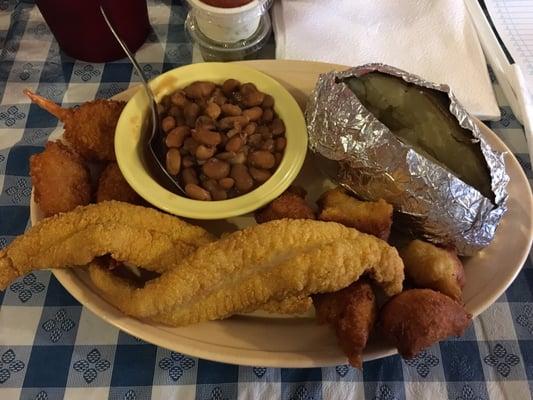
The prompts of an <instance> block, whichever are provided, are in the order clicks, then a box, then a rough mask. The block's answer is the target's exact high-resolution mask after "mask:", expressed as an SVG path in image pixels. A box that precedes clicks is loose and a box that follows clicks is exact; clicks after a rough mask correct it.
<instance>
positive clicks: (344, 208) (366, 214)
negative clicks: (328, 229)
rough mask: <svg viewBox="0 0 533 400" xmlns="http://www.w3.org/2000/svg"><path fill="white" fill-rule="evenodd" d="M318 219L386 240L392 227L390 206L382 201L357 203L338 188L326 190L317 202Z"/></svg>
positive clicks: (391, 209)
mask: <svg viewBox="0 0 533 400" xmlns="http://www.w3.org/2000/svg"><path fill="white" fill-rule="evenodd" d="M318 204H319V206H320V207H321V210H322V211H321V212H320V214H319V216H318V219H320V220H322V221H334V222H338V223H340V224H343V225H346V226H349V227H351V228H355V229H357V230H359V231H361V232H364V233H368V234H370V235H374V236H377V237H378V238H380V239H383V240H388V238H389V235H390V230H391V226H392V212H393V208H392V206H391V205H390V204H389V203H387V202H386V201H385V200H383V199H379V200H378V201H359V200H357V199H355V198H353V197H351V196H349V195H348V194H346V192H345V191H344V190H343V189H342V188H340V187H337V188H335V189H331V190H328V191H327V192H325V193H324V194H322V196H321V197H320V199H319V200H318Z"/></svg>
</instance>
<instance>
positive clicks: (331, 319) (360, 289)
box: [312, 280, 377, 368]
mask: <svg viewBox="0 0 533 400" xmlns="http://www.w3.org/2000/svg"><path fill="white" fill-rule="evenodd" d="M312 298H313V304H314V306H315V309H316V316H317V319H318V321H319V322H320V323H327V324H329V325H330V326H331V327H332V328H333V329H334V330H335V334H336V335H337V339H338V341H339V345H340V347H341V349H342V351H343V352H344V353H345V354H346V355H347V356H348V360H349V362H350V364H351V365H352V366H353V367H356V368H362V366H363V350H364V349H365V347H366V343H367V341H368V338H369V336H370V332H371V331H372V328H373V327H374V322H375V321H376V315H377V306H376V298H375V296H374V292H373V291H372V286H371V285H370V283H368V282H367V281H365V280H359V281H357V282H354V283H352V284H351V285H350V286H348V287H346V288H344V289H342V290H339V291H337V292H333V293H324V294H317V295H314V296H312Z"/></svg>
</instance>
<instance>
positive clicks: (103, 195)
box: [96, 162, 143, 204]
mask: <svg viewBox="0 0 533 400" xmlns="http://www.w3.org/2000/svg"><path fill="white" fill-rule="evenodd" d="M107 200H117V201H123V202H125V203H131V204H141V203H142V201H143V200H142V198H141V196H139V195H138V194H137V192H135V190H133V189H132V188H131V186H130V185H129V184H128V182H126V179H124V176H123V175H122V172H120V168H119V167H118V164H117V163H116V162H110V163H109V164H107V166H106V167H105V168H104V170H103V171H102V174H101V175H100V177H99V178H98V188H97V190H96V202H97V203H100V202H102V201H107Z"/></svg>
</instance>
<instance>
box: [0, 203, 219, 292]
mask: <svg viewBox="0 0 533 400" xmlns="http://www.w3.org/2000/svg"><path fill="white" fill-rule="evenodd" d="M213 240H214V238H213V236H212V235H211V234H209V233H208V232H207V231H205V230H204V229H202V228H200V227H197V226H194V225H191V224H188V223H186V222H184V221H182V220H180V219H179V218H176V217H173V216H170V215H168V214H165V213H162V212H159V211H157V210H154V209H152V208H146V207H140V206H134V205H131V204H128V203H122V202H118V201H106V202H102V203H98V204H90V205H88V206H84V207H78V208H76V209H75V210H74V211H70V212H68V213H62V214H59V215H55V216H53V217H49V218H46V219H44V220H42V221H40V222H39V223H38V224H37V225H35V226H33V227H31V228H30V229H29V230H28V231H27V232H26V233H25V234H23V235H21V236H18V237H17V238H16V239H15V240H13V241H12V242H11V243H10V244H9V245H8V246H7V247H5V248H3V249H2V250H0V290H2V289H4V288H5V287H6V286H7V285H9V283H10V282H11V281H12V280H14V279H16V278H18V277H19V276H22V275H25V274H27V273H28V272H30V271H32V270H36V269H48V268H71V267H73V266H81V265H85V264H87V263H89V262H91V261H92V260H93V259H94V258H95V257H98V256H102V255H105V254H110V255H111V256H112V257H113V258H114V259H115V260H117V261H124V262H129V263H131V264H133V265H140V266H142V267H143V268H145V269H148V270H153V271H157V272H163V271H165V269H167V268H171V267H173V266H174V265H176V264H178V263H179V262H180V261H181V260H182V259H183V258H184V257H185V256H186V255H188V254H190V253H192V252H193V251H194V250H196V248H198V247H199V246H202V245H204V244H206V243H209V242H211V241H213Z"/></svg>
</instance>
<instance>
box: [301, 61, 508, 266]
mask: <svg viewBox="0 0 533 400" xmlns="http://www.w3.org/2000/svg"><path fill="white" fill-rule="evenodd" d="M306 120H307V127H308V131H309V145H310V148H311V150H312V151H314V152H315V153H318V154H319V155H321V156H322V157H325V158H326V159H328V160H331V161H333V162H334V163H335V166H336V168H335V169H334V170H333V171H334V172H333V173H332V172H331V171H332V170H331V165H329V164H331V163H328V171H329V172H330V176H331V177H332V179H333V180H334V181H336V182H338V183H339V184H341V185H342V186H344V187H345V188H346V189H349V190H351V191H352V192H353V193H355V194H356V195H357V196H358V197H361V198H362V199H364V200H369V201H375V200H377V199H380V198H381V199H384V200H385V201H387V202H388V203H390V204H392V205H393V206H394V209H395V211H396V212H397V223H395V226H397V227H399V228H402V229H404V230H406V231H408V232H410V233H413V234H415V235H418V236H422V237H423V238H424V239H426V240H428V241H430V242H433V243H436V244H440V245H444V246H447V247H455V248H456V249H457V251H458V253H459V254H461V255H472V254H474V253H475V252H476V251H478V250H479V249H481V248H483V247H484V246H486V245H488V244H489V243H490V241H491V240H492V239H493V237H494V234H495V231H496V227H497V226H498V223H499V221H500V219H501V217H502V216H503V214H504V213H505V211H506V199H507V193H506V185H507V182H508V180H509V178H508V176H507V174H506V172H505V165H504V157H503V155H502V154H500V153H497V152H495V151H493V150H492V149H491V148H490V147H489V145H488V143H487V142H486V141H485V139H484V138H483V137H482V135H481V132H480V130H479V127H478V126H477V125H476V123H475V122H474V120H473V119H472V118H471V117H470V115H468V113H467V112H466V111H465V110H464V108H463V107H462V106H461V105H460V104H459V103H458V102H457V100H456V99H455V97H454V95H453V94H452V93H451V92H450V89H449V88H448V86H446V85H437V84H433V83H431V82H427V81H425V80H423V79H422V78H420V77H417V76H415V75H412V74H409V73H407V72H405V71H402V70H399V69H396V68H394V67H390V66H387V65H383V64H368V65H364V66H361V67H356V68H351V69H349V70H347V71H344V72H330V73H327V74H322V75H321V76H320V78H319V80H318V82H317V85H316V87H315V90H314V91H313V94H312V95H311V97H310V100H309V103H308V105H307V109H306Z"/></svg>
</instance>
